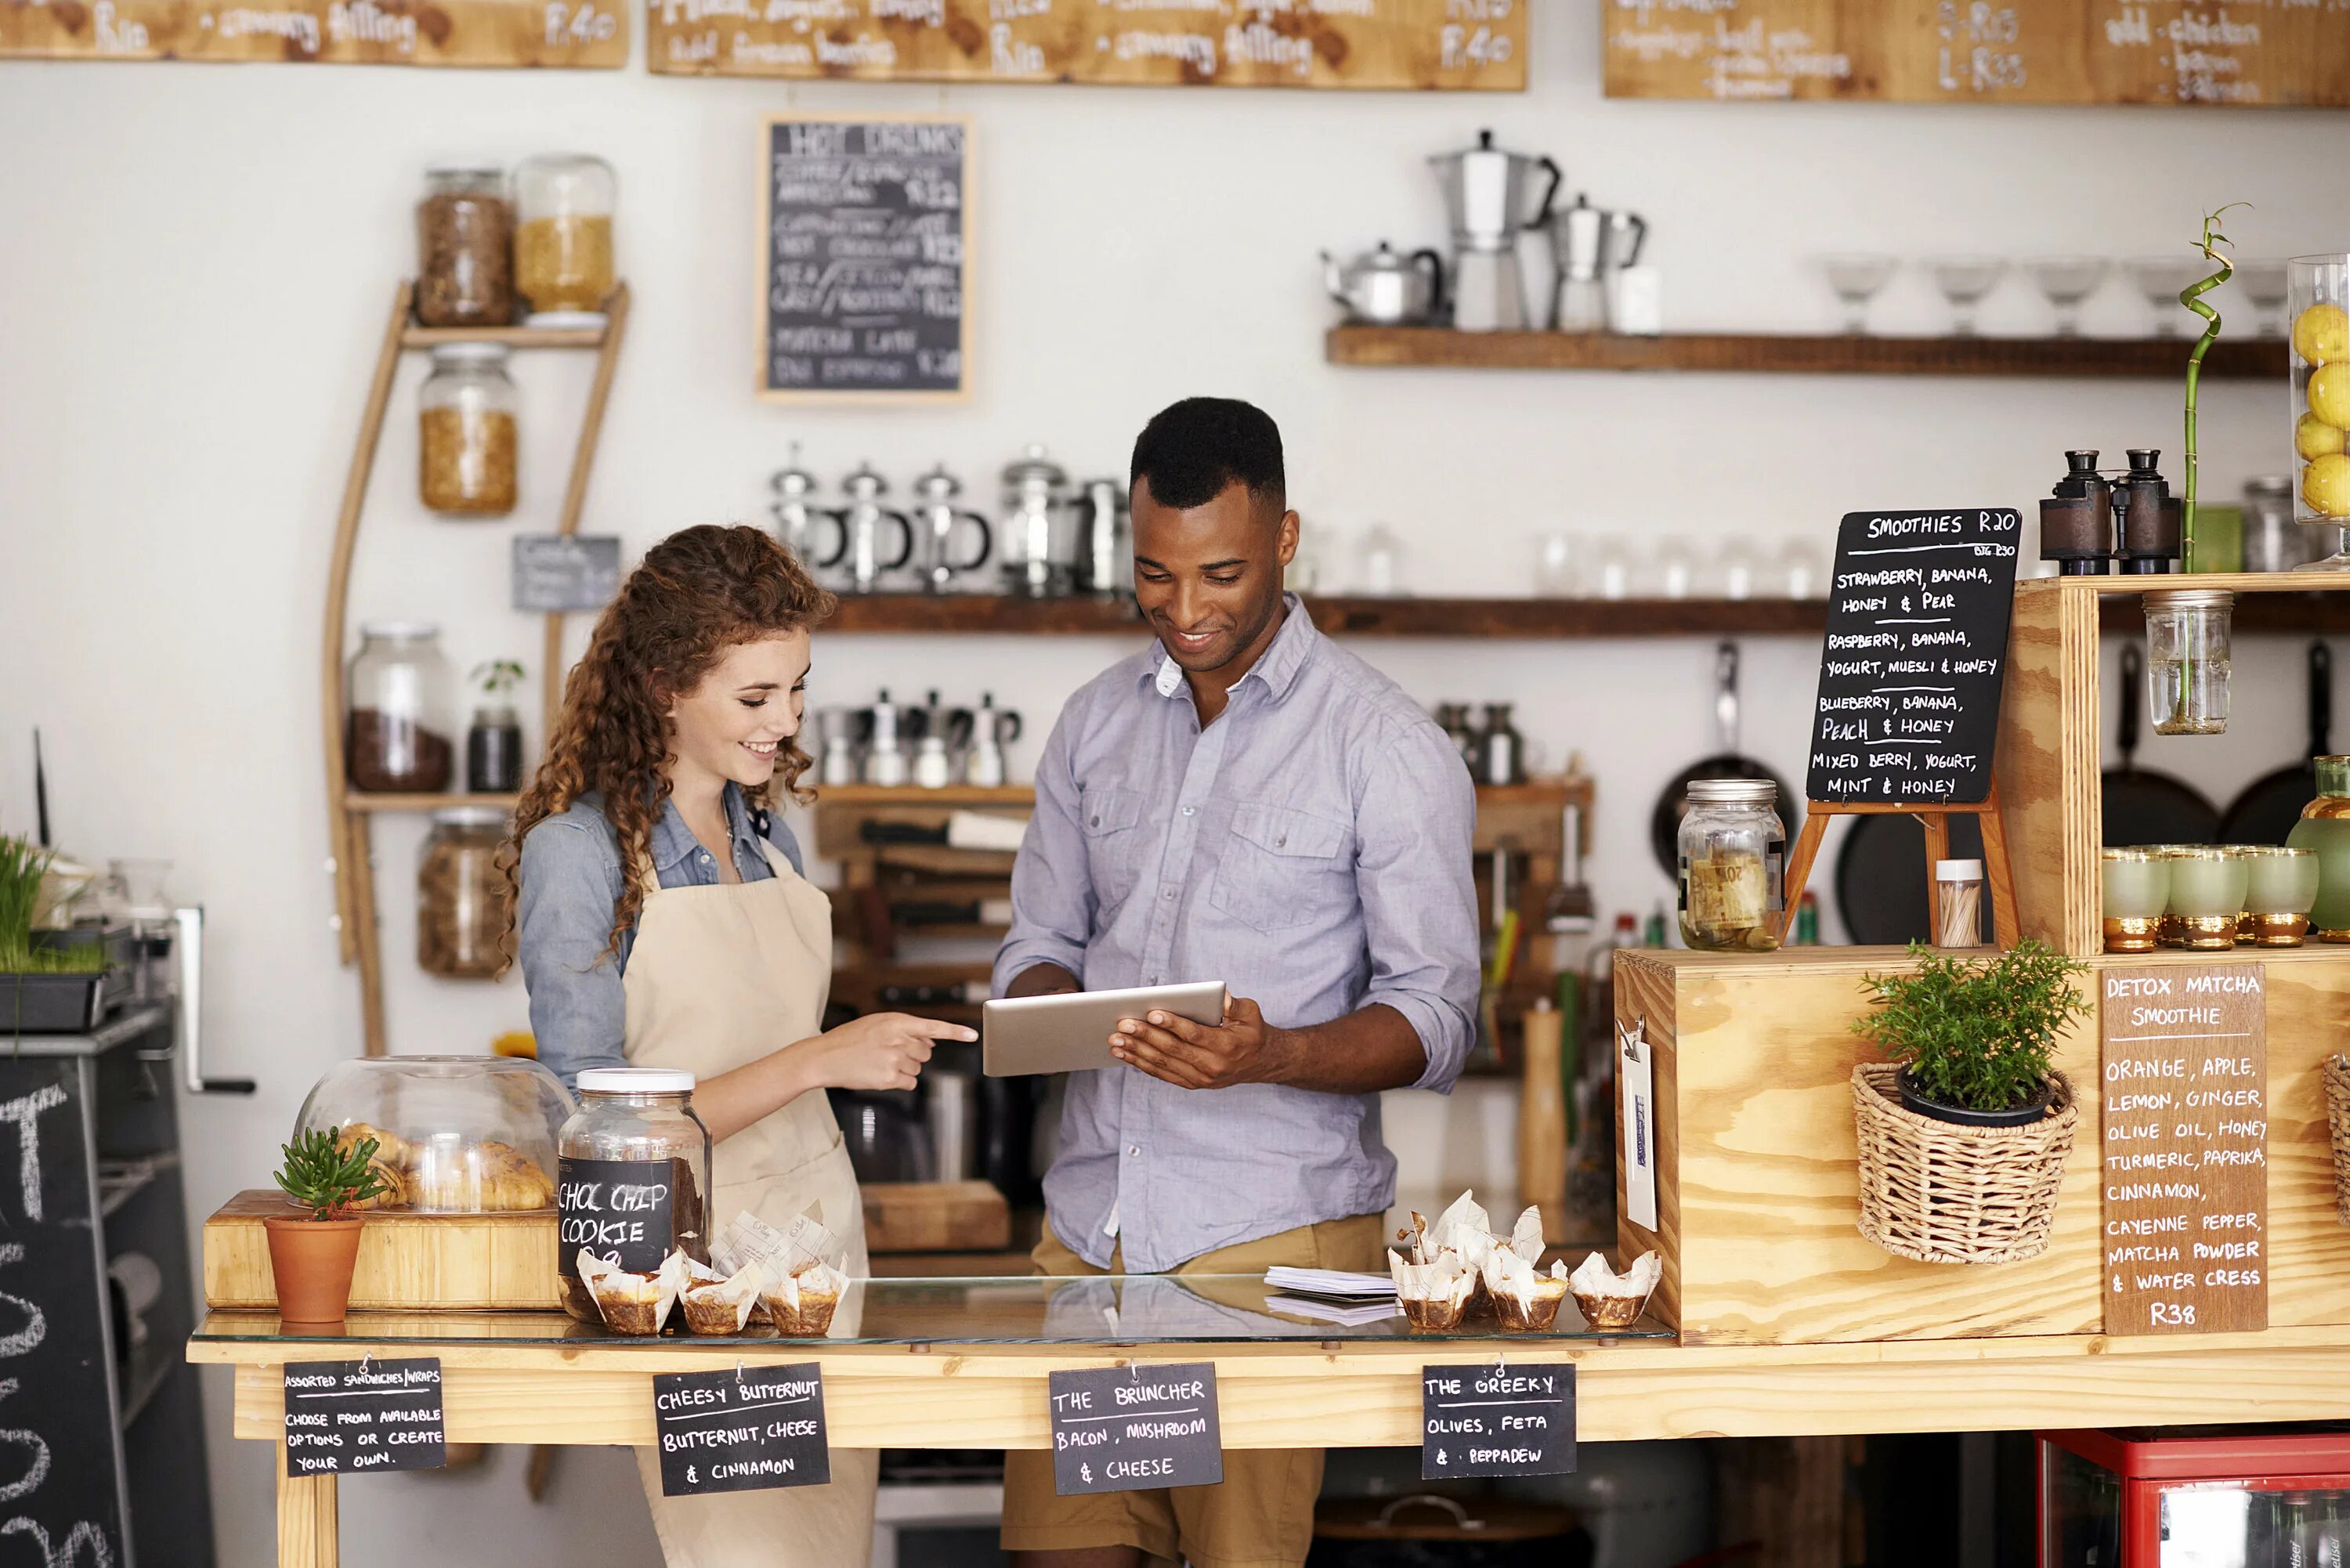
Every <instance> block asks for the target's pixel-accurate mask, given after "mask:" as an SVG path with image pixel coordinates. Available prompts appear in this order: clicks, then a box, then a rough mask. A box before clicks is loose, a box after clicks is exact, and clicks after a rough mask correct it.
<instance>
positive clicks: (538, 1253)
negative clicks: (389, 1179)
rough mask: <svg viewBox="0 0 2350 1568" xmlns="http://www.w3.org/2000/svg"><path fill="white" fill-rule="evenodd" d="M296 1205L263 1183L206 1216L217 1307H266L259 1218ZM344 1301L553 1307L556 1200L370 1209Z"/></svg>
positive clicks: (452, 1308)
mask: <svg viewBox="0 0 2350 1568" xmlns="http://www.w3.org/2000/svg"><path fill="white" fill-rule="evenodd" d="M293 1211H294V1210H292V1208H291V1207H290V1206H289V1205H288V1204H287V1203H286V1199H285V1198H284V1197H283V1196H281V1195H280V1194H278V1193H276V1192H275V1191H271V1190H268V1189H261V1190H256V1191H252V1192H240V1193H238V1194H237V1195H236V1196H235V1197H234V1198H232V1199H229V1200H228V1202H226V1203H225V1204H224V1205H222V1206H221V1209H220V1211H219V1212H218V1213H216V1214H214V1215H213V1217H212V1218H211V1219H209V1220H205V1221H204V1301H205V1302H206V1303H207V1304H209V1305H211V1306H214V1307H246V1308H264V1309H266V1308H269V1307H274V1306H276V1304H277V1286H276V1282H275V1280H274V1279H273V1278H272V1276H271V1274H270V1272H269V1233H268V1231H266V1230H265V1228H264V1227H263V1225H262V1223H261V1221H262V1220H263V1219H264V1218H265V1217H266V1216H269V1215H273V1214H287V1213H291V1212H293ZM351 1305H353V1306H354V1307H361V1308H401V1309H404V1310H407V1311H411V1312H432V1311H440V1312H484V1311H501V1310H504V1311H515V1312H554V1311H559V1310H560V1309H561V1307H562V1305H563V1303H562V1301H561V1299H560V1298H559V1296H558V1295H557V1293H556V1267H555V1210H552V1209H528V1210H514V1211H512V1212H508V1213H502V1214H407V1213H401V1212H400V1211H398V1210H392V1211H390V1212H383V1213H370V1214H369V1216H368V1222H367V1224H365V1225H364V1226H362V1227H360V1230H359V1262H358V1264H357V1266H356V1267H355V1268H354V1269H353V1270H352V1272H351Z"/></svg>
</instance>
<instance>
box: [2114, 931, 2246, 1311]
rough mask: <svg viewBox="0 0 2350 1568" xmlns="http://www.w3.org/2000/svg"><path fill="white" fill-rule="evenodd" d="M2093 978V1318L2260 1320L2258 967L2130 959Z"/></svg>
mask: <svg viewBox="0 0 2350 1568" xmlns="http://www.w3.org/2000/svg"><path fill="white" fill-rule="evenodd" d="M2097 980H2098V983H2099V988H2100V991H2101V993H2102V994H2101V995H2100V997H2099V1001H2100V1002H2102V1003H2103V1005H2102V1006H2100V1007H2099V1009H2098V1012H2099V1014H2100V1025H2099V1027H2100V1031H2101V1033H2102V1034H2103V1041H2102V1044H2103V1051H2102V1053H2101V1054H2102V1058H2103V1060H2102V1064H2101V1069H2102V1070H2101V1072H2100V1074H2099V1076H2100V1078H2101V1079H2102V1080H2103V1083H2102V1085H2101V1087H2102V1093H2103V1104H2102V1105H2101V1106H2099V1114H2100V1119H2101V1120H2102V1121H2103V1123H2104V1133H2103V1137H2102V1142H2101V1146H2100V1147H2101V1148H2102V1150H2103V1158H2102V1161H2101V1168H2100V1171H2099V1178H2100V1179H2101V1181H2102V1182H2103V1185H2104V1190H2105V1225H2104V1232H2105V1234H2104V1243H2105V1249H2106V1290H2105V1301H2106V1333H2107V1334H2222V1333H2228V1334H2232V1333H2238V1332H2242V1331H2246V1330H2253V1329H2263V1328H2266V1327H2268V1325H2269V1288H2268V1272H2269V1263H2268V1210H2269V1170H2268V1147H2269V1122H2268V1116H2269V1112H2268V1080H2269V1073H2268V981H2267V975H2266V972H2265V971H2264V970H2263V968H2262V966H2261V965H2259V964H2245V965H2238V964H2226V965H2220V964H2211V965H2205V966H2196V965H2185V964H2140V965H2134V966H2132V967H2130V968H2126V969H2108V970H2105V971H2101V972H2100V973H2099V975H2098V976H2097Z"/></svg>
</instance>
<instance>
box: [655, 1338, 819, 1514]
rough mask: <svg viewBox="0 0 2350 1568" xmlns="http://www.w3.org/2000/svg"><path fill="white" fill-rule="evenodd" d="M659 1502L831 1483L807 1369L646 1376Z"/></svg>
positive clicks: (799, 1365) (814, 1381) (814, 1382)
mask: <svg viewBox="0 0 2350 1568" xmlns="http://www.w3.org/2000/svg"><path fill="white" fill-rule="evenodd" d="M653 1427H654V1428H655V1430H657V1431H658V1432H659V1433H660V1471H661V1495H662V1496H663V1497H693V1496H697V1495H699V1494H701V1493H702V1492H712V1491H764V1490H767V1489H769V1488H771V1487H784V1486H822V1485H824V1484H825V1483H826V1482H827V1481H829V1480H831V1479H832V1451H831V1449H829V1448H827V1446H826V1443H825V1434H824V1376H823V1374H822V1372H821V1371H820V1369H819V1368H818V1367H817V1366H816V1363H815V1362H813V1361H803V1362H796V1363H794V1364H793V1365H792V1366H762V1367H759V1368H757V1369H756V1370H746V1369H744V1368H743V1367H740V1366H735V1367H729V1368H727V1369H726V1370H724V1371H723V1372H660V1373H655V1374H654V1375H653Z"/></svg>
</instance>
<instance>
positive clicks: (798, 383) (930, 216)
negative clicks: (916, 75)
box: [759, 115, 971, 402]
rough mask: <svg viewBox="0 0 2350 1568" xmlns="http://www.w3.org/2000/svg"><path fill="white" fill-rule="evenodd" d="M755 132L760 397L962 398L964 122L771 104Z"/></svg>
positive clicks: (965, 335)
mask: <svg viewBox="0 0 2350 1568" xmlns="http://www.w3.org/2000/svg"><path fill="white" fill-rule="evenodd" d="M760 138H761V146H760V151H761V159H760V163H761V168H762V179H763V181H764V185H765V190H764V193H763V195H762V198H761V213H762V222H761V223H760V226H759V228H760V233H759V278H760V300H759V395H760V396H761V397H763V398H766V399H769V400H777V401H783V400H791V401H798V400H808V399H824V400H843V399H847V400H858V401H880V400H899V401H906V400H913V401H923V402H941V401H951V400H957V399H961V398H963V397H965V396H967V395H968V394H969V390H970V386H971V381H970V379H969V378H970V366H969V360H968V350H969V348H970V324H969V321H968V320H967V318H966V316H965V302H966V301H967V299H968V298H969V288H968V284H969V281H970V267H971V162H970V156H969V154H970V150H971V127H970V125H969V123H968V122H966V121H964V120H961V119H917V118H912V117H895V118H893V117H889V116H876V115H865V116H859V117H858V118H855V119H842V118H837V117H828V116H822V115H806V116H801V115H777V116H774V117H772V118H771V119H768V120H767V121H766V123H765V125H764V127H763V128H762V130H761V131H760Z"/></svg>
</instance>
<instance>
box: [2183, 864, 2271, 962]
mask: <svg viewBox="0 0 2350 1568" xmlns="http://www.w3.org/2000/svg"><path fill="white" fill-rule="evenodd" d="M2169 861H2170V913H2171V914H2172V915H2173V916H2174V917H2175V918H2176V919H2178V941H2179V945H2180V946H2181V947H2188V948H2195V949H2199V950H2210V949H2218V948H2232V947H2234V946H2235V945H2236V929H2237V927H2238V926H2239V924H2241V920H2242V919H2243V913H2244V890H2245V887H2246V884H2247V883H2248V882H2249V881H2250V880H2251V861H2250V860H2248V859H2246V858H2245V857H2244V853H2243V851H2242V850H2241V849H2236V848H2231V847H2229V846H2225V845H2215V846H2210V847H2205V848H2195V849H2175V850H2173V851H2171V853H2170V856H2169Z"/></svg>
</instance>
